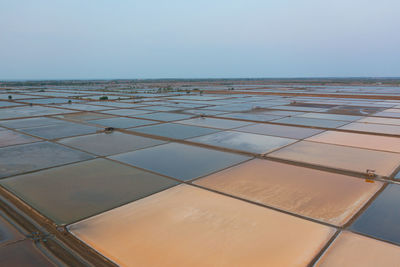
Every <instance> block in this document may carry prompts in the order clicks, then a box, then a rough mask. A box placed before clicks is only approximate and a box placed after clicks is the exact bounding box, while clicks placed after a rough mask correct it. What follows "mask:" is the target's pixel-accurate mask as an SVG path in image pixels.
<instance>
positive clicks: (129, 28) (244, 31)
mask: <svg viewBox="0 0 400 267" xmlns="http://www.w3.org/2000/svg"><path fill="white" fill-rule="evenodd" d="M399 12H400V1H399V0H323V1H322V0H275V1H271V0H202V1H190V0H164V1H163V0H146V1H143V0H142V1H137V0H0V80H14V79H27V80H28V79H146V78H261V77H265V78H269V77H364V76H365V77H399V76H400V13H399Z"/></svg>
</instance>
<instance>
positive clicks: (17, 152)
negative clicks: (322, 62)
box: [0, 86, 400, 266]
mask: <svg viewBox="0 0 400 267" xmlns="http://www.w3.org/2000/svg"><path fill="white" fill-rule="evenodd" d="M237 88H239V89H240V90H239V91H240V92H241V93H236V94H231V93H230V92H229V90H226V88H225V87H223V86H221V87H218V86H216V87H215V88H214V87H213V88H211V87H210V88H209V89H210V90H209V91H205V92H201V93H199V92H198V90H192V91H190V92H180V91H176V92H163V93H159V92H157V91H155V90H153V91H151V92H149V90H142V91H140V90H139V93H138V92H134V93H133V92H123V91H122V90H115V91H102V90H99V89H98V88H97V89H96V88H90V87H89V88H78V89H77V88H51V87H49V88H46V90H39V89H36V90H33V89H26V88H17V87H16V88H13V89H12V90H9V91H7V92H5V91H4V92H1V91H0V191H1V194H0V196H1V201H2V202H4V205H5V204H7V205H8V204H9V203H12V205H11V204H10V207H13V208H12V209H15V210H18V211H20V210H22V211H24V212H25V215H24V216H27V217H29V218H30V219H32V220H34V221H35V222H36V223H37V224H38V225H41V226H43V227H44V228H46V229H54V231H56V232H60V231H61V232H62V237H59V236H58V235H56V234H53V235H50V237H49V239H51V238H54V239H55V240H57V239H60V240H62V239H63V238H66V239H68V240H70V242H72V243H74V242H75V243H76V244H79V246H78V248H76V247H74V246H73V245H72V246H71V247H73V248H68V249H71V251H74V253H78V254H79V255H83V256H82V257H84V255H86V254H85V253H89V252H87V250H90V251H91V252H90V253H91V254H90V253H89V254H90V255H92V254H93V255H95V257H99V259H101V260H102V261H103V263H105V264H109V265H113V264H116V265H122V266H209V265H211V266H293V265H296V266H307V265H310V264H311V265H315V266H355V265H357V266H361V265H362V266H391V265H396V264H398V263H399V262H400V256H399V255H400V226H399V223H398V220H399V219H400V216H399V214H400V208H399V205H398V204H397V202H398V201H400V100H393V99H390V100H385V99H384V98H380V97H379V95H387V94H389V95H390V94H391V95H394V96H396V90H395V88H391V87H390V88H389V87H388V89H387V90H386V91H384V90H383V91H381V92H380V93H379V94H376V97H375V98H374V97H373V95H372V93H373V89H371V88H369V87H368V86H366V87H354V88H353V87H346V88H337V87H335V86H331V87H329V88H328V87H327V88H326V90H325V91H324V90H323V88H322V87H315V88H313V89H312V90H311V91H309V92H308V91H304V90H302V89H300V88H297V89H296V88H294V89H293V90H292V91H293V92H298V93H304V94H303V95H300V96H288V95H278V94H276V93H279V92H280V90H279V88H275V87H273V86H271V87H270V88H269V89H268V88H267V89H262V88H258V87H255V86H254V87H247V88H246V89H243V88H245V86H237ZM310 88H312V87H310ZM206 90H207V88H206ZM215 90H220V91H224V90H225V91H224V92H220V91H218V92H217V93H216V92H212V91H215ZM259 92H265V93H271V94H265V95H259V94H255V93H259ZM312 92H314V93H315V92H318V93H320V94H325V93H326V94H328V93H329V96H326V97H323V96H311V95H309V94H311V93H312ZM252 93H254V94H252ZM272 93H273V94H272ZM334 93H337V94H338V96H337V97H334V96H332V95H334ZM339 93H341V94H342V96H341V95H339ZM361 93H362V94H365V95H370V97H368V98H361V97H358V95H359V94H361ZM343 95H347V96H349V95H351V97H343ZM8 96H9V97H8ZM105 96H107V98H108V100H99V98H103V99H104V97H105ZM397 96H398V94H397ZM0 215H1V216H0V265H1V266H15V265H18V264H19V265H24V264H31V265H32V266H54V265H59V264H60V262H61V261H62V260H61V259H59V258H57V257H56V256H54V255H52V256H49V255H50V254H51V253H49V252H48V251H47V250H46V249H44V248H43V245H41V244H42V243H43V237H41V238H39V241H37V240H36V239H35V238H32V236H35V235H34V234H32V233H29V232H26V231H24V229H23V227H20V226H18V223H16V222H15V221H13V219H10V217H7V216H6V215H5V214H3V212H1V213H0ZM60 229H61V230H60ZM49 231H50V232H51V230H49ZM71 240H72V241H71ZM67 247H68V246H67ZM80 250H81V251H80ZM82 251H84V252H82Z"/></svg>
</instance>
